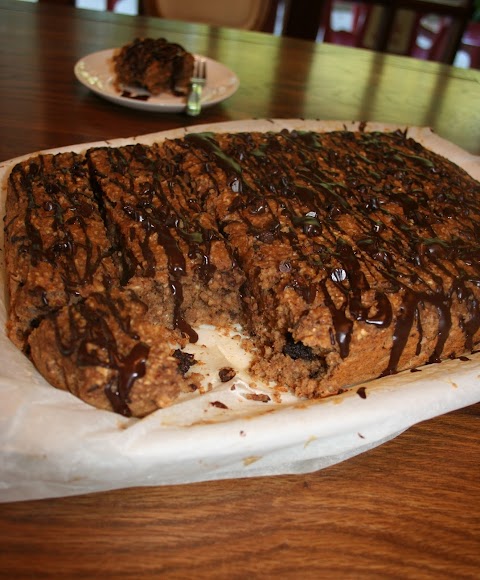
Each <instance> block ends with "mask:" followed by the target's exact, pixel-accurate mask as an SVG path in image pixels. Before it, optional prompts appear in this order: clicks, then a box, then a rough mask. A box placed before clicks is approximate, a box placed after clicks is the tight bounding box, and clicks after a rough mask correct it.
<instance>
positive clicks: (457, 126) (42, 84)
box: [0, 0, 480, 580]
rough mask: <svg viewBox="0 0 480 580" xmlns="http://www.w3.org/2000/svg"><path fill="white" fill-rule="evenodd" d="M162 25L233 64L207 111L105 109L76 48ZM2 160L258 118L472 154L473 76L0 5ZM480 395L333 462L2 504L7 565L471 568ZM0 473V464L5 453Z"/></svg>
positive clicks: (120, 571)
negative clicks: (371, 127)
mask: <svg viewBox="0 0 480 580" xmlns="http://www.w3.org/2000/svg"><path fill="white" fill-rule="evenodd" d="M137 35H155V36H159V35H164V36H167V37H168V38H169V39H170V40H172V41H177V42H181V43H182V44H184V45H185V46H186V47H188V48H189V49H190V50H192V51H194V52H198V53H203V54H206V55H208V56H210V57H212V58H214V59H217V60H219V61H221V62H223V63H225V64H226V65H227V66H229V67H230V68H232V69H233V70H235V71H236V72H237V74H238V76H239V78H240V81H241V86H240V89H239V91H238V92H237V93H236V94H235V95H234V96H232V97H231V98H230V99H228V100H227V101H225V102H224V103H222V104H220V105H217V106H214V107H212V108H210V109H206V110H205V111H204V113H203V115H202V116H201V117H200V118H198V119H191V118H188V117H186V116H184V115H183V114H158V113H156V114H152V113H144V112H139V111H134V110H130V109H126V108H122V107H119V106H116V105H113V104H111V103H109V102H107V101H104V100H102V99H101V98H98V97H96V96H94V95H93V94H91V93H89V92H88V91H87V90H86V89H85V88H84V87H83V86H81V85H80V84H79V83H77V82H76V80H75V78H74V76H73V72H72V69H73V66H74V64H75V62H76V60H77V59H79V58H80V57H82V56H84V55H86V54H88V53H91V52H93V51H96V50H100V49H103V48H109V47H114V46H119V45H121V44H123V43H125V42H127V41H129V40H131V39H132V38H133V37H135V36H137ZM0 55H1V56H0V59H1V67H0V79H1V85H0V86H1V90H0V111H1V116H0V160H6V159H10V158H13V157H15V156H17V155H20V154H24V153H29V152H33V151H35V150H38V149H43V148H48V147H58V146H63V145H69V144H75V143H81V142H91V141H95V140H103V139H106V138H115V137H127V136H131V135H135V134H143V133H149V132H153V131H159V130H163V129H170V128H175V127H181V126H183V125H190V124H194V123H200V122H216V121H227V120H238V119H248V118H261V117H283V118H286V117H305V118H323V119H339V118H340V119H358V120H360V119H361V120H376V121H386V122H395V123H407V124H412V125H430V126H432V127H433V128H434V129H435V130H436V131H437V132H438V133H439V134H440V135H442V136H443V137H446V138H447V139H450V140H451V141H453V142H455V143H456V144H458V145H460V146H462V147H464V148H465V149H467V150H468V151H470V152H471V153H475V154H480V72H478V71H471V70H461V69H455V68H451V67H448V66H445V65H438V64H433V63H426V62H420V61H415V60H412V59H406V58H399V57H394V56H386V55H378V54H375V53H371V52H368V51H361V50H354V49H348V48H343V47H335V46H328V45H323V46H321V45H314V44H310V43H307V42H303V41H299V40H292V39H280V38H276V37H272V36H269V35H265V34H260V33H247V32H240V31H232V30H222V29H209V28H208V27H205V26H194V25H188V24H181V23H174V22H165V21H161V20H154V19H146V18H135V17H130V16H119V15H113V14H110V13H95V12H89V11H82V10H77V11H75V9H72V8H69V7H63V6H62V7H60V6H49V5H32V4H28V3H23V2H7V1H5V0H0ZM479 427H480V405H479V404H477V405H474V406H472V407H469V408H466V409H463V410H459V411H456V412H453V413H450V414H447V415H444V416H441V417H438V418H436V419H433V420H430V421H428V422H426V423H422V424H419V425H417V426H415V427H413V428H411V429H410V430H408V431H407V432H405V433H404V434H403V435H401V436H399V437H397V438H396V439H394V440H392V441H391V442H389V443H387V444H384V445H383V446H381V447H378V448H376V449H374V450H373V451H370V452H368V453H365V454H362V455H360V456H357V457H356V458H353V459H350V460H348V461H346V462H344V463H341V464H338V465H335V466H333V467H329V468H327V469H325V470H323V471H320V472H317V473H312V474H309V475H302V476H275V477H265V478H256V479H247V480H232V481H219V482H210V483H199V484H192V485H184V486H171V487H170V486H169V487H160V488H158V487H157V488H141V489H126V490H121V491H114V492H108V493H98V494H92V495H87V496H80V497H71V498H64V499H55V500H41V501H28V502H20V503H12V504H2V505H0V577H2V578H8V579H12V580H13V579H17V578H68V579H70V580H74V579H76V578H79V579H80V578H81V579H85V578H102V579H104V578H124V579H126V578H132V579H137V580H140V579H144V578H145V579H146V578H155V579H158V578H194V577H195V578H200V577H201V578H239V579H243V578H270V577H274V576H278V577H280V578H302V577H305V578H355V579H358V578H382V579H383V578H415V579H417V578H478V577H479V575H480V467H479V458H480V442H479V437H478V429H479ZM0 471H1V466H0Z"/></svg>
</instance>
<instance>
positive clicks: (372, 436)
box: [0, 119, 480, 502]
mask: <svg viewBox="0 0 480 580" xmlns="http://www.w3.org/2000/svg"><path fill="white" fill-rule="evenodd" d="M358 126H359V124H358V123H350V122H349V123H347V122H340V121H327V122H325V121H323V122H322V121H307V120H298V119H290V120H286V119H282V120H256V121H253V120H248V121H234V122H229V123H217V124H210V125H196V126H191V127H185V128H182V129H175V130H172V131H167V132H163V133H154V134H150V135H142V136H137V137H131V138H126V139H116V140H112V141H109V142H97V143H90V144H80V145H72V146H69V147H63V148H61V149H55V150H51V151H50V152H55V153H58V152H61V151H76V152H81V151H84V150H85V149H87V148H88V147H92V146H102V145H109V146H120V145H126V144H129V143H132V144H135V143H144V144H151V143H153V142H157V141H162V140H164V139H166V138H177V137H182V136H184V135H185V134H186V133H192V132H203V131H214V132H220V133H221V132H226V131H229V132H239V131H268V130H272V131H280V130H282V129H290V130H293V129H298V130H315V131H331V130H336V129H342V128H347V129H351V130H355V129H358ZM394 128H397V127H393V126H386V125H380V124H371V123H369V124H368V125H367V126H366V127H365V130H380V131H381V130H393V129H394ZM408 134H409V136H411V137H413V138H414V139H416V140H417V141H419V142H420V143H422V144H424V145H425V146H426V147H428V148H429V149H432V150H433V151H436V152H437V153H440V154H443V155H444V156H445V157H448V158H449V159H451V160H452V161H454V162H456V163H458V164H459V165H461V166H463V167H464V168H465V169H466V170H467V171H469V173H471V174H472V175H473V176H474V177H476V178H477V179H480V160H479V158H478V157H475V156H473V155H469V154H467V153H466V152H465V151H462V150H461V149H459V148H458V147H456V146H454V145H452V144H451V143H448V142H446V141H444V140H442V139H440V138H439V137H438V136H436V135H435V134H434V133H433V132H432V131H431V130H430V129H422V128H410V129H408ZM26 157H30V155H26V156H24V158H26ZM19 160H20V158H17V159H14V160H10V161H6V162H4V163H0V218H2V217H3V215H4V204H5V195H6V187H5V186H6V179H7V177H8V175H9V173H10V171H11V169H12V168H13V166H14V165H15V163H17V162H18V161H19ZM2 232H3V230H0V242H1V239H2ZM2 246H3V244H2V243H0V256H1V255H3V251H2ZM4 288H5V272H4V268H3V267H0V502H2V501H4V502H5V501H16V500H26V499H39V498H46V497H58V496H68V495H76V494H82V493H90V492H95V491H104V490H109V489H116V488H121V487H131V486H148V485H167V484H180V483H189V482H194V481H206V480H212V479H225V478H239V477H253V476H262V475H275V474H281V473H306V472H309V471H314V470H317V469H322V468H324V467H327V466H329V465H332V464H334V463H338V462H340V461H344V460H346V459H348V458H350V457H352V456H354V455H357V454H359V453H363V452H366V451H368V450H369V449H372V448H373V447H375V446H377V445H380V444H381V443H384V442H385V441H388V440H389V439H391V438H392V437H395V436H396V435H398V434H399V433H401V432H402V431H404V430H405V429H408V428H409V427H410V426H412V425H414V424H415V423H418V422H420V421H425V420H427V419H430V418H432V417H435V416H437V415H440V414H442V413H446V412H449V411H453V410H455V409H459V408H461V407H464V406H467V405H471V404H473V403H476V402H478V401H480V381H479V380H478V377H479V376H480V353H479V354H474V355H471V356H468V357H466V358H465V359H464V360H460V359H456V360H448V361H445V362H442V363H441V364H432V365H427V366H426V367H423V368H422V370H421V372H416V373H410V372H408V371H407V372H404V373H401V374H398V375H393V376H389V377H384V378H381V379H377V380H375V381H371V382H369V383H368V384H366V385H365V387H366V390H365V392H364V394H365V395H366V396H365V397H363V396H361V394H362V392H360V393H357V389H356V388H352V389H351V390H349V391H348V392H346V393H343V394H342V395H337V396H335V397H331V398H329V399H320V400H304V399H298V398H296V397H295V396H293V395H292V394H290V393H283V394H281V399H280V398H274V397H270V399H269V400H268V399H266V398H263V399H262V398H261V397H255V395H272V391H271V389H269V387H268V386H263V385H261V384H259V383H258V381H257V382H255V383H253V382H249V376H248V361H247V360H246V358H245V353H244V352H243V351H241V350H240V348H239V343H238V342H237V341H235V340H233V341H232V340H230V339H228V338H226V337H224V336H223V337H222V336H218V334H217V333H214V332H212V331H211V329H208V328H204V329H202V331H201V333H200V339H199V341H198V343H197V344H196V345H191V348H192V349H193V348H198V349H199V352H200V355H199V357H198V360H200V359H202V360H203V361H205V364H206V366H205V369H202V372H206V371H207V368H210V369H212V374H211V375H210V377H208V380H209V381H211V383H212V386H213V388H212V390H211V391H209V392H207V393H205V394H203V395H199V394H198V393H193V394H192V396H191V397H189V398H184V399H183V400H180V401H178V402H177V403H176V404H174V405H172V406H171V407H167V408H165V409H159V410H158V411H156V412H155V413H152V414H151V415H149V416H148V417H145V418H144V419H133V418H125V417H122V416H120V415H116V414H115V413H111V412H109V411H101V410H99V409H94V408H93V407H90V406H89V405H87V404H86V403H83V402H82V401H80V400H79V399H77V398H76V397H74V396H73V395H71V394H70V393H67V392H64V391H60V390H58V389H55V388H53V387H51V386H50V385H49V384H48V383H47V382H46V381H45V380H44V379H43V378H42V377H41V376H40V375H39V373H38V372H37V371H36V370H35V369H34V368H33V366H32V365H31V363H30V362H29V361H28V360H27V358H26V357H25V356H24V355H23V354H22V353H21V352H20V351H19V350H18V349H17V348H16V347H15V346H14V345H13V344H12V343H11V342H10V341H9V340H8V338H7V336H6V334H5V331H4V330H3V328H4V325H5V319H6V304H5V295H4V292H5V291H4ZM195 358H197V356H195ZM207 365H208V367H207ZM224 366H230V367H232V368H235V370H236V371H237V375H236V377H235V379H234V383H235V388H234V389H232V388H231V387H232V386H233V385H232V382H228V383H222V382H220V381H219V379H218V369H219V368H222V367H224ZM252 395H254V397H252ZM359 395H360V396H359ZM219 403H220V404H219ZM446 444H448V442H446ZM394 468H395V466H394V465H392V469H394Z"/></svg>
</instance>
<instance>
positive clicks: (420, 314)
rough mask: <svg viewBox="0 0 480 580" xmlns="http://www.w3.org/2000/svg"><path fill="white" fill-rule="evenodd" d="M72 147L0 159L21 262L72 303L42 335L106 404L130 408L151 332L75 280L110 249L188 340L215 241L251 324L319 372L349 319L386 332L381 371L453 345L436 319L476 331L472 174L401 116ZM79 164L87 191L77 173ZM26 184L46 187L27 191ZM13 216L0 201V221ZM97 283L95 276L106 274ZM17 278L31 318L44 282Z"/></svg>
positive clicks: (343, 355) (274, 347) (477, 191)
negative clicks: (28, 296)
mask: <svg viewBox="0 0 480 580" xmlns="http://www.w3.org/2000/svg"><path fill="white" fill-rule="evenodd" d="M100 152H101V153H102V154H103V156H102V155H100ZM97 153H98V154H99V156H98V159H97V157H96V154H97ZM86 157H87V161H85V159H84V158H83V157H82V156H75V155H73V154H72V157H71V159H70V163H69V166H68V168H65V167H59V168H58V169H57V170H56V168H55V161H54V159H55V158H53V161H51V162H50V163H52V164H53V167H48V168H47V167H45V163H46V159H47V158H46V157H38V158H37V159H35V160H33V161H32V162H30V164H29V165H18V166H17V167H16V168H15V169H14V171H13V173H12V177H11V180H10V183H11V184H12V191H13V193H14V195H16V196H17V198H18V199H20V197H21V196H22V195H24V196H26V198H27V205H26V210H25V213H24V224H23V226H24V227H23V230H19V231H21V233H18V234H17V233H16V234H15V235H13V236H12V238H11V240H10V242H11V243H14V244H16V247H17V250H18V253H19V255H28V256H29V257H30V261H31V264H32V266H33V267H37V266H38V265H40V264H42V263H43V262H47V263H49V264H50V265H52V266H55V265H61V275H62V280H63V282H64V291H65V293H66V294H67V295H68V296H67V299H66V301H65V303H66V304H70V305H71V308H72V313H71V316H70V319H69V334H68V336H67V338H66V337H65V336H63V335H62V336H61V333H60V332H57V343H58V345H59V348H60V350H61V352H62V354H63V356H65V357H69V356H71V355H72V353H77V359H78V364H79V365H81V366H85V367H87V366H99V367H102V368H106V369H108V370H109V371H110V374H109V380H108V384H107V385H106V386H105V393H106V396H107V397H108V399H109V401H110V402H111V404H112V406H113V407H114V408H115V410H116V411H117V412H120V413H122V414H128V413H129V407H128V403H129V395H130V392H131V389H132V386H133V384H134V383H135V382H136V381H137V380H138V379H140V378H141V377H143V376H144V375H145V372H146V365H147V358H148V354H149V347H148V346H147V345H146V344H145V343H144V342H143V341H142V339H141V336H137V335H136V332H135V331H134V330H133V329H131V328H130V327H129V320H128V319H126V318H124V316H123V314H121V313H122V312H123V310H122V309H121V308H117V306H116V301H117V300H118V298H115V299H114V298H112V294H110V293H109V292H107V291H105V292H104V293H103V294H102V293H97V292H90V294H88V293H87V295H85V296H83V295H82V294H81V290H82V288H83V287H85V286H86V285H87V284H91V283H94V282H95V281H98V271H99V270H100V269H101V266H102V264H103V261H104V260H105V258H106V256H110V255H112V256H114V257H115V259H116V265H117V267H118V269H119V272H120V274H119V276H118V279H120V280H121V284H122V285H123V286H128V285H129V284H130V282H131V281H132V280H133V281H134V282H135V281H137V282H138V281H139V280H140V281H143V282H145V281H147V282H148V281H153V282H154V283H155V284H156V285H157V287H162V289H163V291H164V293H165V296H168V298H169V299H170V298H171V305H172V307H171V310H172V313H171V328H170V330H177V331H179V333H181V334H182V335H184V336H185V337H187V338H188V340H190V341H191V342H195V341H196V340H198V336H197V334H196V332H195V330H194V329H193V328H192V326H191V324H190V322H189V317H188V314H187V313H188V309H189V307H190V306H189V305H190V303H189V302H188V301H189V300H190V301H191V300H192V298H191V294H192V292H193V291H192V288H195V290H194V291H195V292H203V291H204V290H205V291H206V290H208V289H209V286H210V285H211V284H212V286H215V284H214V282H216V278H215V277H216V275H217V274H218V271H217V266H216V265H215V260H214V248H215V244H216V242H220V243H221V245H222V247H223V248H226V252H227V253H228V256H229V258H230V260H231V268H232V269H238V270H241V271H242V273H243V274H245V276H246V282H245V284H244V285H243V286H242V292H241V294H242V299H243V300H244V302H245V312H246V318H247V322H248V321H249V318H251V319H252V320H253V321H254V322H252V327H251V330H252V334H255V332H256V331H257V327H258V328H260V331H259V332H258V335H260V333H261V332H263V335H262V336H261V338H260V339H259V340H262V341H263V342H262V345H263V346H266V350H269V351H271V352H276V353H279V354H282V355H284V356H285V357H289V358H290V359H291V360H292V361H295V362H297V361H303V362H306V363H310V364H311V366H313V364H315V365H316V366H315V368H317V367H318V368H319V369H320V368H321V371H318V373H319V374H321V375H322V376H325V375H327V374H328V372H329V369H328V368H324V367H325V365H326V364H327V363H326V362H325V361H326V360H327V357H328V355H329V354H331V353H335V355H336V356H337V358H338V357H339V358H340V359H341V360H342V361H345V360H347V359H348V358H349V356H350V355H351V354H352V352H353V349H354V345H355V341H356V340H357V341H358V340H359V339H358V335H357V334H356V333H357V332H358V333H360V332H363V333H365V334H367V335H368V336H370V337H372V336H377V334H375V333H384V335H382V336H388V340H390V342H388V341H385V342H384V343H382V344H383V345H384V348H389V349H390V352H389V356H388V357H385V358H384V359H382V360H383V361H384V363H382V364H385V368H382V369H377V370H379V372H381V373H382V374H383V375H390V374H393V373H396V372H397V371H398V370H399V369H400V368H404V366H405V364H409V363H406V362H405V361H406V359H407V358H409V359H411V360H412V361H413V362H412V363H411V364H412V365H414V366H418V365H419V364H422V363H421V362H420V358H419V357H421V356H422V355H424V354H425V353H426V349H427V350H428V353H427V357H426V358H425V359H424V360H423V362H429V363H434V362H438V361H440V360H442V359H444V358H447V357H449V356H452V355H455V354H459V352H456V353H455V352H453V350H454V349H453V347H452V346H451V341H450V338H451V336H452V334H455V333H457V335H458V334H459V335H462V334H463V346H462V347H458V346H457V347H455V349H458V348H462V349H463V348H464V349H465V350H466V351H468V350H472V349H473V348H474V347H475V346H476V345H477V344H478V342H479V336H478V334H479V329H480V305H479V300H480V241H479V240H480V186H479V184H478V183H476V182H474V181H473V180H472V179H470V178H469V177H468V176H467V174H466V173H464V172H463V171H462V170H460V169H459V168H457V167H456V166H454V165H453V164H451V163H450V162H448V161H447V160H445V159H443V158H441V157H439V156H437V155H435V154H433V153H431V152H429V151H427V150H426V149H424V148H423V147H422V146H421V145H420V144H418V143H416V142H414V141H412V140H411V139H409V138H408V137H407V136H406V134H405V133H404V132H400V131H398V132H395V133H391V134H382V133H366V132H363V131H361V132H358V133H351V132H348V131H337V132H333V133H329V134H325V135H321V134H317V133H312V132H301V131H292V132H288V131H282V132H280V133H273V132H272V133H264V134H252V133H238V134H226V135H215V134H213V133H201V134H199V133H198V134H193V133H192V134H187V135H186V136H185V138H184V139H176V140H171V141H168V140H167V141H166V142H165V143H163V144H161V145H153V146H150V147H147V146H144V145H140V144H136V145H131V146H127V147H120V148H100V149H92V150H89V151H88V152H87V156H86ZM99 159H100V161H99ZM102 160H103V161H102ZM102 163H103V165H102ZM88 180H91V184H92V188H93V190H94V191H95V193H96V198H93V197H92V196H90V197H89V196H87V195H86V194H85V192H84V191H83V190H82V187H80V184H81V183H82V182H83V181H87V183H88ZM39 183H40V184H41V185H42V187H43V188H44V189H45V192H47V194H48V195H47V196H44V198H42V201H41V203H40V202H39V198H38V196H37V193H36V188H37V187H38V184H39ZM97 204H98V207H97V206H96V205H97ZM98 213H100V215H101V217H102V218H103V221H104V223H105V228H106V231H107V232H108V235H109V239H110V240H111V247H109V248H108V249H106V250H105V251H104V252H103V253H98V251H96V250H95V248H94V246H93V245H92V243H91V241H90V238H89V229H88V228H89V224H90V223H91V221H92V220H93V219H94V217H95V215H97V214H98ZM39 215H41V216H42V217H45V216H48V218H49V223H50V224H51V230H52V232H54V235H52V236H51V237H47V236H46V235H45V233H44V232H43V231H42V230H41V228H39V227H38V223H39V220H38V216H39ZM102 226H103V222H102ZM15 228H16V218H13V219H11V220H10V221H9V223H7V224H6V226H5V231H6V233H7V235H8V234H9V232H10V231H12V232H13V231H15V232H17V230H16V229H15ZM79 256H81V260H80V259H79ZM266 273H268V278H267V277H266V276H267V274H266ZM192 279H193V280H194V283H193V284H190V285H188V284H189V283H190V282H191V280H192ZM102 285H103V286H104V288H106V289H108V288H109V286H110V285H111V280H109V279H107V277H105V278H104V279H103V280H102ZM30 292H31V293H33V294H35V296H36V297H37V300H38V302H39V304H40V305H41V308H43V309H44V310H42V311H41V315H37V317H36V319H35V322H34V324H35V325H36V326H38V324H39V321H41V317H42V316H43V315H44V314H43V312H49V311H51V308H52V307H51V305H50V303H49V300H50V298H49V294H48V292H47V291H46V290H45V288H44V287H43V286H42V284H37V285H35V286H32V288H31V289H30ZM286 297H288V298H286ZM73 305H75V308H77V310H75V309H74V308H73ZM250 310H251V311H253V312H254V316H253V315H252V312H251V311H250ZM74 311H75V312H77V313H80V318H81V320H83V321H86V324H85V325H79V323H78V320H77V318H76V317H75V316H74V314H73V312H74ZM99 311H101V312H104V313H106V314H105V316H104V317H103V318H102V316H99V314H98V313H99ZM310 312H321V318H319V319H318V320H316V324H318V326H319V327H320V326H321V330H322V331H323V330H324V332H320V331H318V333H317V334H318V335H321V336H322V340H323V342H322V343H321V344H320V342H318V343H315V342H314V340H313V339H312V341H311V343H309V340H310V337H309V336H306V338H305V339H304V338H303V336H302V337H301V338H297V335H296V332H297V330H298V328H300V327H302V324H303V323H304V322H305V320H307V321H308V320H310V319H309V318H308V316H309V313H310ZM52 316H53V317H54V319H55V316H56V313H55V312H54V313H53V314H52ZM112 321H114V322H113V326H112ZM255 325H257V327H256V326H255ZM32 326H33V323H32ZM304 326H305V324H304ZM113 327H115V328H116V329H120V330H121V332H122V333H123V334H125V335H126V336H128V337H129V342H128V344H129V345H130V346H129V348H127V349H125V348H124V347H122V348H120V346H119V343H118V340H117V337H116V334H115V332H114V331H113V330H112V328H113ZM265 328H266V329H268V330H269V331H271V335H272V336H271V337H270V336H268V332H267V333H266V332H265V331H264V329H265ZM386 329H390V330H389V332H386ZM306 334H307V335H308V332H307V333H306ZM314 334H315V333H314V332H313V331H312V335H314ZM325 337H326V338H325ZM314 338H315V337H314ZM456 340H457V343H455V344H458V339H456ZM92 345H95V347H94V348H92ZM385 345H386V346H385ZM387 358H388V362H387V363H385V361H386V360H387ZM299 364H300V363H299ZM315 378H317V376H316V375H315ZM319 381H321V377H320V376H319Z"/></svg>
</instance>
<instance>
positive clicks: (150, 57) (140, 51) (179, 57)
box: [113, 38, 195, 95]
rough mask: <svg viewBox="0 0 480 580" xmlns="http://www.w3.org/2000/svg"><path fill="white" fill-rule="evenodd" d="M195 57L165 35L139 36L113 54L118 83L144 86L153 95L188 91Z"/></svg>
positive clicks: (180, 93) (183, 93)
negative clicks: (163, 36)
mask: <svg viewBox="0 0 480 580" xmlns="http://www.w3.org/2000/svg"><path fill="white" fill-rule="evenodd" d="M194 60H195V59H194V57H193V55H192V54H190V53H189V52H187V51H186V50H185V49H184V48H183V47H182V46H180V45H179V44H175V43H173V42H168V41H167V40H166V39H165V38H136V39H135V40H133V41H132V42H130V43H129V44H126V45H125V46H122V47H121V48H120V49H119V50H118V51H117V53H116V54H115V55H114V57H113V66H114V72H115V75H116V82H117V84H118V85H125V86H133V87H141V88H144V89H147V90H148V91H149V92H150V93H151V94H152V95H158V94H160V93H164V92H167V93H173V94H178V95H185V94H186V93H187V91H188V87H189V82H190V78H191V77H192V73H193V64H194Z"/></svg>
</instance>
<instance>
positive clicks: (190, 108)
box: [186, 59, 207, 116]
mask: <svg viewBox="0 0 480 580" xmlns="http://www.w3.org/2000/svg"><path fill="white" fill-rule="evenodd" d="M206 81H207V63H206V61H205V60H203V59H201V60H195V62H194V64H193V76H192V78H191V79H190V92H189V93H188V97H187V109H186V112H187V115H191V116H196V115H198V114H200V111H201V110H202V102H201V101H202V90H203V87H204V86H205V83H206Z"/></svg>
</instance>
